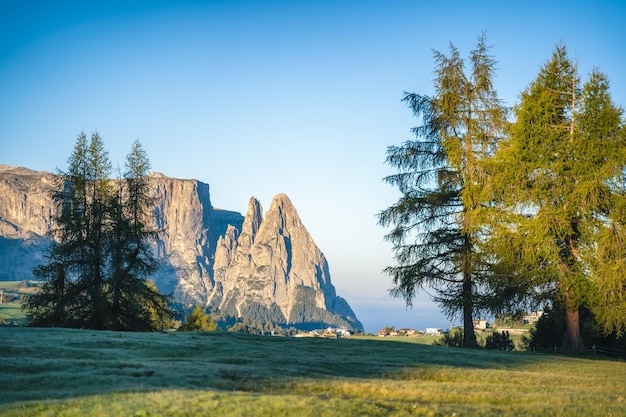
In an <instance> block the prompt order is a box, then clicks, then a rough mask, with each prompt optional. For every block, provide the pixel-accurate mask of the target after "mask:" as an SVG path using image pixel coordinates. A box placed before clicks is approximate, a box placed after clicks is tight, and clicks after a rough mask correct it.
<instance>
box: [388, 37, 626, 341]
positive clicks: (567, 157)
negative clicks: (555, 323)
mask: <svg viewBox="0 0 626 417" xmlns="http://www.w3.org/2000/svg"><path fill="white" fill-rule="evenodd" d="M434 61H435V71H434V73H435V80H434V93H433V94H432V95H424V94H416V93H405V95H404V98H403V101H404V102H405V103H406V104H407V105H408V107H409V108H410V109H411V111H412V112H413V114H414V116H415V117H416V118H417V119H418V120H419V125H418V126H417V127H415V128H413V129H412V133H413V135H414V139H410V140H408V141H406V142H404V143H403V144H401V145H399V146H390V147H389V148H388V150H387V158H386V162H387V164H388V165H390V166H391V167H393V168H395V169H396V170H397V172H396V173H394V174H392V175H389V176H387V177H385V179H384V180H385V181H386V182H387V183H389V184H391V185H392V186H394V187H397V188H398V189H399V190H400V192H401V197H400V198H399V200H398V201H397V202H396V203H394V204H393V205H391V206H390V207H388V208H387V209H385V210H383V211H381V212H380V213H379V215H378V220H379V224H380V225H382V226H384V227H390V231H389V232H388V234H387V235H386V239H387V240H388V241H390V242H391V243H392V244H393V250H394V258H395V260H396V261H397V263H396V265H394V266H389V267H387V268H386V269H385V272H386V273H387V274H389V275H390V276H391V278H392V281H393V283H394V287H393V289H392V290H391V293H392V295H394V296H399V297H403V298H404V299H405V300H406V302H407V304H408V305H410V304H411V301H412V299H413V298H414V297H415V295H416V293H417V291H419V290H432V291H433V295H432V297H433V299H434V301H436V302H437V303H438V304H439V305H440V306H441V308H442V310H443V311H444V312H445V313H446V314H447V315H448V316H449V317H451V318H452V317H458V316H460V317H462V318H463V328H464V330H463V345H464V346H468V347H472V346H476V335H475V333H474V328H473V318H474V317H476V316H478V315H480V314H483V313H491V314H503V313H514V312H515V311H517V310H519V309H521V308H538V307H541V306H550V305H558V306H559V311H562V312H563V322H564V328H563V335H562V336H563V337H562V344H563V347H564V348H565V349H567V350H570V351H581V350H583V349H584V344H583V339H582V336H581V322H580V311H581V309H585V311H589V312H590V313H591V314H592V315H593V317H594V319H595V321H596V322H597V324H598V325H599V326H600V328H601V329H602V331H604V332H605V333H607V334H608V333H615V334H616V335H617V336H621V335H622V334H623V333H624V330H626V233H625V225H626V176H625V172H626V171H625V168H626V129H625V128H624V116H623V109H622V108H621V107H620V106H618V105H616V104H615V103H614V102H613V100H612V98H611V94H610V88H609V80H608V78H607V76H606V75H605V74H603V73H602V72H601V71H599V70H597V69H594V70H593V71H592V72H591V73H590V74H589V75H588V76H587V77H586V79H585V80H584V81H583V80H582V79H581V78H580V75H579V74H578V71H577V65H576V63H575V62H573V61H572V60H571V58H570V57H569V56H568V53H567V48H566V47H565V46H564V45H562V44H559V45H557V46H556V47H555V49H554V51H553V53H552V56H551V57H550V58H549V59H548V61H547V62H546V63H545V64H544V65H543V66H542V67H541V69H540V71H539V73H538V75H537V77H536V78H535V79H534V80H533V81H532V82H531V83H530V84H529V85H528V86H527V87H526V88H525V89H524V90H523V91H522V93H521V96H520V102H519V103H518V104H516V105H515V106H514V107H513V108H508V107H506V106H505V105H504V103H503V102H502V101H501V100H500V99H499V97H498V95H497V91H496V90H495V88H494V83H493V80H494V77H495V65H496V61H495V59H494V58H493V57H492V56H491V55H490V47H489V46H487V44H486V37H485V36H484V35H482V36H480V37H479V38H478V41H477V44H476V47H475V49H474V50H472V51H471V52H470V55H469V62H468V65H467V68H466V62H465V60H464V59H463V58H461V57H460V54H459V51H458V49H457V48H456V47H454V46H453V45H451V46H450V50H449V54H447V55H446V54H443V53H440V52H438V51H434Z"/></svg>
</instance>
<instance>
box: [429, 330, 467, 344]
mask: <svg viewBox="0 0 626 417" xmlns="http://www.w3.org/2000/svg"><path fill="white" fill-rule="evenodd" d="M463 337H464V331H463V329H461V328H459V327H455V328H454V329H450V330H449V331H447V332H445V333H444V334H443V336H441V338H440V339H439V340H437V341H436V342H434V344H435V345H437V346H446V347H461V346H464V345H465V344H464V343H463Z"/></svg>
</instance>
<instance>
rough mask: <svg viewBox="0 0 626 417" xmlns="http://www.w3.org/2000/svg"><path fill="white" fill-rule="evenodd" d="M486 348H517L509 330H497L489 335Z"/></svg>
mask: <svg viewBox="0 0 626 417" xmlns="http://www.w3.org/2000/svg"><path fill="white" fill-rule="evenodd" d="M485 348H486V349H494V350H513V349H515V344H514V343H513V340H511V335H510V334H509V332H506V331H505V332H502V333H497V332H496V333H492V334H490V335H489V336H487V340H486V341H485Z"/></svg>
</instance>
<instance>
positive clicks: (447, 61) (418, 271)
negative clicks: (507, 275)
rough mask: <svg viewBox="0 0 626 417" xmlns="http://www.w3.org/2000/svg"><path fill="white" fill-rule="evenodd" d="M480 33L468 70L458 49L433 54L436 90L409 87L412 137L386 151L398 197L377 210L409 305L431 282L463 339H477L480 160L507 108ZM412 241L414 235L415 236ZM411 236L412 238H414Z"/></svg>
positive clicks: (482, 267) (471, 342)
mask: <svg viewBox="0 0 626 417" xmlns="http://www.w3.org/2000/svg"><path fill="white" fill-rule="evenodd" d="M485 41H486V38H485V36H484V35H483V36H482V37H480V38H479V39H478V43H477V47H476V49H475V50H473V51H472V52H471V54H470V62H471V66H470V68H471V71H470V73H469V75H466V73H465V68H464V66H465V63H464V61H463V59H461V58H460V57H459V53H458V50H457V49H456V48H455V47H454V46H452V45H451V46H450V56H445V55H443V54H441V53H439V52H436V51H435V53H434V56H435V62H436V68H435V74H436V79H435V94H434V96H432V97H429V96H426V95H419V94H414V93H406V94H405V96H404V99H403V101H404V102H405V103H407V104H408V106H409V107H410V108H411V110H412V111H413V114H414V115H415V116H416V117H417V118H418V119H421V122H422V125H421V126H419V127H416V128H414V129H413V133H414V134H415V136H416V140H409V141H407V142H405V143H404V144H403V145H402V146H399V147H396V146H392V147H389V148H388V151H387V163H388V164H389V165H391V166H392V167H395V168H397V169H398V170H399V171H400V172H399V173H398V174H395V175H390V176H388V177H386V178H385V181H386V182H388V183H389V184H391V185H394V186H397V187H398V188H399V190H400V192H401V193H402V197H401V198H400V199H399V201H398V202H397V203H395V204H394V205H392V206H391V207H389V208H388V209H386V210H384V211H383V212H381V213H380V214H379V223H380V224H381V225H382V226H390V225H393V226H395V227H394V228H393V229H392V230H391V232H390V233H389V234H388V235H387V236H386V239H387V240H389V241H390V242H392V243H393V244H394V251H395V259H396V260H397V261H398V263H399V265H398V266H392V267H387V268H386V269H385V272H387V273H388V274H389V275H391V276H392V278H393V282H394V284H395V287H394V288H393V289H392V291H391V293H392V295H394V296H402V297H403V298H404V299H405V301H406V302H407V305H411V301H412V299H413V298H414V296H415V295H416V292H417V291H418V290H420V289H425V288H433V289H434V291H435V296H434V300H435V301H436V302H437V303H439V305H440V306H441V307H442V308H443V310H444V312H446V313H447V314H448V315H449V316H450V317H452V316H455V315H457V314H459V313H460V315H461V316H462V317H463V324H464V337H463V344H464V346H476V335H475V333H474V328H473V315H474V314H475V313H476V312H478V311H480V310H481V309H482V308H483V307H484V306H483V305H482V298H484V297H483V295H481V294H480V292H481V291H482V289H483V285H482V281H483V280H484V278H485V275H486V274H488V272H489V271H488V268H487V263H486V260H485V259H484V257H483V256H482V253H481V251H480V249H479V243H480V237H481V227H482V226H481V220H480V216H481V212H482V201H481V199H480V196H481V194H482V191H481V188H482V183H483V182H484V179H485V178H484V177H485V170H484V167H483V161H484V160H485V159H486V158H487V157H488V156H490V155H491V154H492V153H493V150H494V146H495V145H496V142H497V140H498V137H499V135H500V134H501V132H502V128H503V126H504V123H505V121H506V113H507V112H506V109H505V108H504V106H503V105H502V103H501V102H500V100H499V99H498V98H497V94H496V91H495V89H494V87H493V78H494V71H495V69H494V68H495V61H494V59H493V58H492V57H491V56H490V55H489V47H487V45H486V44H485ZM413 240H414V241H413ZM412 241H413V242H412Z"/></svg>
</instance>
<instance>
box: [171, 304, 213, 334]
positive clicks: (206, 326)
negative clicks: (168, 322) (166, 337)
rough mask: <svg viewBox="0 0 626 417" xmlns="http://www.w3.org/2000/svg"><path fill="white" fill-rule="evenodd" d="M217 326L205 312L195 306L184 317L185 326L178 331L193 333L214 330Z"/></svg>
mask: <svg viewBox="0 0 626 417" xmlns="http://www.w3.org/2000/svg"><path fill="white" fill-rule="evenodd" d="M216 328H217V325H216V324H215V322H214V321H213V320H211V317H209V315H208V314H207V313H206V311H205V310H204V309H203V308H202V307H200V306H199V305H195V306H194V307H193V310H191V312H190V313H189V314H188V315H187V317H185V324H183V325H182V326H181V327H180V328H179V330H182V331H193V330H215V329H216Z"/></svg>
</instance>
